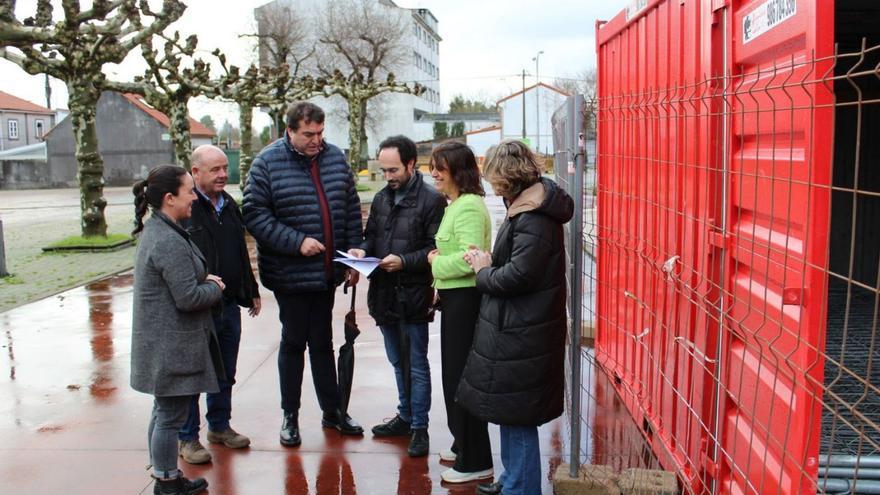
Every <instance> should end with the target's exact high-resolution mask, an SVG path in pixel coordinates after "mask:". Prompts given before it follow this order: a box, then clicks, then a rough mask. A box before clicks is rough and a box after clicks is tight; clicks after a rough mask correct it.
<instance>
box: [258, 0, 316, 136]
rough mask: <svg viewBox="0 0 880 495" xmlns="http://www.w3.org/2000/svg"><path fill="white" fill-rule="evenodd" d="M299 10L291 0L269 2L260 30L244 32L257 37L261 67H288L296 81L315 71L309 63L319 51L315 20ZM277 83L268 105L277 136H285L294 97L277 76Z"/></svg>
mask: <svg viewBox="0 0 880 495" xmlns="http://www.w3.org/2000/svg"><path fill="white" fill-rule="evenodd" d="M298 12H300V9H299V8H297V4H296V3H295V2H294V1H291V0H288V1H276V2H271V3H268V4H266V5H264V6H262V7H259V8H258V9H257V10H256V12H255V20H256V24H257V28H256V33H255V34H246V35H243V36H244V37H252V38H256V39H257V50H258V52H259V57H260V61H259V62H260V66H261V67H271V68H280V67H282V66H286V67H287V69H288V71H289V73H290V80H293V81H295V80H296V79H297V78H300V77H302V75H303V74H306V73H308V72H311V69H312V68H313V67H310V66H309V62H310V59H312V58H313V56H314V55H315V52H316V48H315V33H314V30H313V29H310V26H311V23H310V22H308V21H307V19H306V18H305V17H303V16H302V15H301V14H299V13H298ZM276 82H278V84H276V85H275V87H274V88H273V90H272V94H273V95H274V97H275V102H274V104H272V105H268V107H269V116H270V117H271V118H272V122H273V125H274V127H275V131H276V137H281V134H282V132H283V130H284V128H285V125H284V114H285V112H286V110H287V105H288V104H289V103H291V102H292V101H294V100H292V99H291V95H290V91H289V90H288V89H289V88H287V87H286V85H285V84H283V81H280V80H279V79H278V78H276Z"/></svg>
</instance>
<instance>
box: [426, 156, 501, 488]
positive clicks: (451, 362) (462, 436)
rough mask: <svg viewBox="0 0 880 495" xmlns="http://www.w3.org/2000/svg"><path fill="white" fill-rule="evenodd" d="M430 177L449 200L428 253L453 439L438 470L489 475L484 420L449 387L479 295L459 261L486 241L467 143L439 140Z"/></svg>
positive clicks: (449, 476) (462, 478)
mask: <svg viewBox="0 0 880 495" xmlns="http://www.w3.org/2000/svg"><path fill="white" fill-rule="evenodd" d="M430 168H431V177H433V178H434V184H435V186H436V187H437V190H438V191H440V192H441V193H443V194H444V195H445V196H446V197H447V198H448V199H449V202H450V203H449V206H448V207H446V212H445V213H444V214H443V220H442V221H441V222H440V228H439V229H438V230H437V235H436V237H435V240H436V244H437V249H435V250H434V251H431V252H430V253H429V254H428V262H429V263H431V271H432V273H433V275H434V287H436V288H437V292H438V294H439V297H440V302H441V304H442V306H443V311H442V313H441V315H442V316H441V318H440V355H441V365H442V368H443V370H442V375H443V397H444V399H445V402H446V417H447V424H448V425H449V431H450V432H451V433H452V436H453V438H454V439H455V440H454V442H453V444H452V448H451V449H450V450H446V451H442V452H440V458H441V459H442V460H444V461H449V462H453V461H454V462H455V464H454V465H453V467H452V468H451V469H447V470H446V471H443V472H442V473H440V477H441V478H442V479H443V481H446V482H447V483H465V482H468V481H474V480H478V479H483V478H491V477H492V476H493V474H494V472H493V471H492V448H491V445H490V443H489V431H488V425H487V423H486V422H485V421H480V420H478V419H477V418H475V417H474V416H472V415H471V414H470V413H469V412H467V410H465V409H464V408H462V407H461V406H459V405H458V404H456V402H455V391H456V389H457V388H458V382H459V380H460V379H461V372H462V370H463V369H464V364H465V361H466V360H467V356H468V353H470V350H471V345H472V344H473V340H474V328H475V327H476V323H477V316H478V314H479V311H480V298H481V294H480V293H479V292H478V291H477V289H476V274H474V270H473V269H472V268H471V267H470V265H468V263H467V262H466V261H465V260H464V255H465V253H466V252H467V251H468V249H470V248H472V247H474V246H477V247H478V248H479V249H481V250H486V249H488V248H489V246H490V243H491V240H490V238H491V230H492V228H491V225H490V223H489V222H490V220H489V210H487V209H486V205H485V204H484V203H483V198H482V196H483V195H484V194H485V193H484V192H483V186H482V184H481V182H480V170H479V169H478V168H477V160H476V158H475V157H474V153H473V152H472V151H471V149H470V148H468V147H467V145H465V144H462V143H456V142H447V143H443V144H441V145H440V146H438V147H437V148H435V149H434V152H433V153H432V155H431V165H430Z"/></svg>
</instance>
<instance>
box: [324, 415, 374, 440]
mask: <svg viewBox="0 0 880 495" xmlns="http://www.w3.org/2000/svg"><path fill="white" fill-rule="evenodd" d="M321 426H323V427H324V428H333V429H335V430H337V431H339V433H342V434H343V435H363V434H364V429H363V428H361V425H359V424H357V423H356V422H355V421H354V420H353V419H351V416H349V415H348V414H342V412H341V411H340V410H338V409H337V410H335V411H333V412H325V413H324V417H323V418H322V419H321Z"/></svg>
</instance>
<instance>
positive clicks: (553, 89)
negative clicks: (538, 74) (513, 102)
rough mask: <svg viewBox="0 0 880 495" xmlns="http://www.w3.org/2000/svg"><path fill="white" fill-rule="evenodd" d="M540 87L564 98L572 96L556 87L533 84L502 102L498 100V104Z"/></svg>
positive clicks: (506, 97)
mask: <svg viewBox="0 0 880 495" xmlns="http://www.w3.org/2000/svg"><path fill="white" fill-rule="evenodd" d="M538 86H543V87H544V88H546V89H549V90H550V91H556V92H557V93H559V94H561V95H563V96H571V95H570V94H568V93H567V92H565V91H563V90H561V89H559V88H557V87H555V86H550V85H549V84H544V83H542V82H539V83H538V84H533V85H531V86H529V87H528V88H526V89H524V90H520V91H517V92H516V93H514V94H512V95H508V96H505V97H504V98H501V99H500V100H498V102H497V104H498V105H500V104H501V102H502V101H507V100H509V99H511V98H515V97H517V96H519V95H521V94H523V93H527V92H529V91H531V90H533V89H535V88H537V87H538Z"/></svg>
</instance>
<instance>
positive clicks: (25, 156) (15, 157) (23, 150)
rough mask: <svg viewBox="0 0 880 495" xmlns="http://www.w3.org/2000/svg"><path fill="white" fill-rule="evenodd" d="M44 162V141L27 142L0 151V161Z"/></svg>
mask: <svg viewBox="0 0 880 495" xmlns="http://www.w3.org/2000/svg"><path fill="white" fill-rule="evenodd" d="M6 161H13V162H22V161H30V162H45V161H46V143H45V142H42V143H35V144H28V145H26V146H19V147H18V148H12V149H11V150H6V151H0V162H6Z"/></svg>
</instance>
